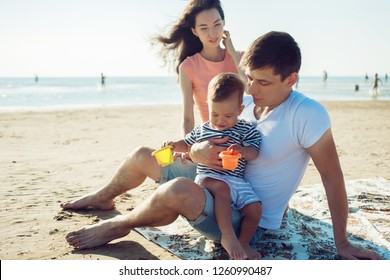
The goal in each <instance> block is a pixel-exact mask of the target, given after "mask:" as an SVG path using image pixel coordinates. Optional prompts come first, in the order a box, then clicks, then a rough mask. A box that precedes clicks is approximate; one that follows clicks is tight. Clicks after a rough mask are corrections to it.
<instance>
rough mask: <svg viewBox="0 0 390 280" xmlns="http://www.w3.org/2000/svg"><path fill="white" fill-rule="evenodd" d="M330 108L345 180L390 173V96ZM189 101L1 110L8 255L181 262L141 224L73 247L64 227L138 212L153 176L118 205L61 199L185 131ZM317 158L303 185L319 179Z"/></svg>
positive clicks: (329, 104) (87, 188)
mask: <svg viewBox="0 0 390 280" xmlns="http://www.w3.org/2000/svg"><path fill="white" fill-rule="evenodd" d="M320 103H322V104H323V105H324V106H325V107H326V108H327V109H328V111H329V114H330V117H331V121H332V132H333V135H334V138H335V142H336V147H337V150H338V153H339V156H340V161H341V165H342V168H343V171H344V176H345V180H354V179H364V178H373V177H383V178H385V179H387V180H390V174H389V172H388V171H389V170H390V137H389V136H390V121H389V120H390V101H365V102H362V101H321V102H320ZM181 114H182V112H181V106H180V105H166V106H160V105H156V106H139V105H135V106H123V107H119V108H118V107H114V108H108V107H102V108H90V109H87V110H84V109H72V110H54V111H21V112H13V111H10V112H8V111H7V112H4V111H1V110H0V124H1V125H0V149H1V151H2V157H1V158H0V163H1V166H2V167H3V170H5V172H2V173H1V174H0V180H1V182H2V187H1V188H0V191H1V196H0V197H1V202H2V204H3V205H4V207H3V210H2V211H0V218H1V220H2V225H3V231H2V233H1V234H0V237H1V241H0V244H1V247H0V248H2V249H1V250H0V257H1V259H3V260H10V259H18V260H31V259H34V260H37V259H38V260H48V259H57V260H83V259H89V260H97V259H100V260H102V259H103V260H109V259H127V260H145V259H152V260H153V259H154V260H159V259H163V260H175V259H178V258H177V257H176V256H174V255H172V254H171V253H170V252H167V251H166V250H164V249H162V248H161V247H159V246H158V245H155V244H154V243H152V242H149V241H147V240H146V239H145V238H143V237H142V236H141V235H139V234H138V233H136V232H134V231H132V232H131V233H130V234H129V235H128V236H126V237H124V238H121V239H118V240H115V241H113V242H111V243H110V244H107V245H105V246H102V247H99V248H95V249H89V250H73V249H72V248H71V247H69V246H68V245H67V244H66V242H65V235H66V233H67V232H69V231H71V230H75V229H77V228H79V227H81V226H84V225H88V224H91V223H95V222H97V221H98V220H102V219H107V218H109V217H112V216H115V215H117V214H120V213H122V214H125V213H127V212H129V211H131V209H132V208H134V207H135V206H136V205H137V204H138V203H140V202H141V201H142V200H144V199H145V198H146V197H147V196H148V195H149V194H150V193H151V192H153V191H154V190H155V189H156V188H157V187H158V186H157V185H156V184H155V183H154V182H153V181H152V180H150V179H147V180H146V181H145V182H144V183H143V184H142V186H141V187H139V188H136V189H134V190H131V191H129V192H127V193H126V194H123V195H122V196H120V197H118V198H117V199H116V206H117V208H116V210H113V211H93V210H84V211H77V212H68V211H62V210H61V209H60V207H59V204H60V203H61V202H63V201H67V200H71V199H74V198H76V197H79V196H81V195H83V194H86V193H88V192H90V191H93V190H96V189H97V188H99V187H100V186H102V185H103V184H104V183H106V182H107V181H108V180H109V179H110V178H111V177H112V176H113V174H114V172H115V171H116V169H117V168H118V167H119V165H120V163H121V161H122V160H123V159H124V158H125V157H126V155H127V154H128V153H129V152H130V151H131V150H132V149H134V148H135V147H137V146H149V147H156V148H157V147H160V146H161V143H163V142H164V141H166V140H173V139H178V138H180V137H181V136H182V135H181ZM320 182H321V180H320V178H319V176H318V174H317V171H316V170H315V167H314V165H313V164H312V162H309V166H308V168H307V171H306V173H305V176H304V178H303V180H302V183H301V187H304V186H308V185H311V184H317V183H320Z"/></svg>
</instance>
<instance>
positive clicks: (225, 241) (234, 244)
mask: <svg viewBox="0 0 390 280" xmlns="http://www.w3.org/2000/svg"><path fill="white" fill-rule="evenodd" d="M221 244H222V247H223V248H225V250H226V251H227V252H228V254H229V256H230V257H231V258H232V259H233V260H245V259H247V255H246V253H245V251H244V250H243V248H242V247H241V244H240V242H239V241H238V239H237V236H236V235H235V234H234V233H233V234H231V235H229V234H223V235H222V239H221Z"/></svg>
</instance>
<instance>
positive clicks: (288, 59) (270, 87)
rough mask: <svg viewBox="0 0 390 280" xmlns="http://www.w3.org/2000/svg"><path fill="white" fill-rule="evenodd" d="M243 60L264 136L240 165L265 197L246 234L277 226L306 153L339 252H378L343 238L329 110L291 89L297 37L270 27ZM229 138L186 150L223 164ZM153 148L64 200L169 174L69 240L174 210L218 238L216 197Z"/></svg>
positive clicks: (153, 220) (158, 219)
mask: <svg viewBox="0 0 390 280" xmlns="http://www.w3.org/2000/svg"><path fill="white" fill-rule="evenodd" d="M276 46H277V47H276ZM240 65H241V66H242V67H243V70H245V73H246V76H247V78H248V85H247V86H248V92H249V94H250V95H251V96H248V98H245V99H244V105H245V109H244V111H243V112H242V114H241V117H242V118H243V119H245V120H246V121H249V122H251V123H253V124H254V125H255V126H256V128H257V129H258V130H259V132H260V134H261V138H262V143H261V155H260V156H258V157H257V158H256V159H254V160H251V161H248V163H247V165H246V167H245V173H244V179H245V180H246V181H248V182H249V183H250V184H251V185H252V188H253V189H254V190H255V192H256V194H257V195H258V197H259V198H260V200H261V201H262V213H261V220H260V223H259V225H258V227H257V230H256V233H255V235H254V236H253V238H252V241H251V242H256V241H257V240H260V238H262V237H263V239H262V241H263V242H264V238H265V236H264V233H265V232H266V231H267V230H268V229H273V230H277V229H279V228H280V226H281V223H282V219H283V215H284V213H285V212H286V211H289V210H288V203H289V200H290V198H291V197H292V195H293V194H294V193H295V190H296V189H297V187H298V186H299V184H300V182H301V179H302V177H303V175H304V173H305V170H306V167H307V165H308V162H309V159H310V158H311V160H312V161H313V163H314V166H315V167H316V168H317V170H318V172H319V173H320V177H321V179H322V183H323V185H324V188H325V193H326V195H327V200H328V205H329V208H330V212H331V219H332V224H333V234H334V242H335V246H336V249H337V252H338V254H339V255H340V256H341V257H343V258H347V259H380V256H379V255H378V254H376V253H375V252H373V251H371V250H368V249H364V248H360V247H359V246H356V245H354V244H352V243H350V242H349V240H348V237H347V218H348V199H347V194H346V189H345V183H344V178H343V172H342V170H341V166H340V162H339V157H338V154H337V150H336V145H335V143H334V139H333V136H332V131H331V123H330V118H329V115H328V112H327V110H326V109H325V107H324V106H322V105H321V104H320V103H318V102H316V101H315V100H313V99H310V98H308V97H306V96H305V95H303V94H302V93H299V92H297V91H293V90H292V87H293V85H294V84H295V83H296V80H297V75H298V71H299V69H300V66H301V52H300V49H299V47H298V45H297V43H296V42H295V40H294V39H293V38H292V37H291V36H290V35H289V34H287V33H284V32H269V33H267V34H265V35H263V36H261V37H259V38H258V39H256V40H255V41H254V42H253V43H252V44H251V45H250V46H249V49H248V51H247V52H246V53H245V55H244V56H243V58H242V61H241V63H240ZM156 121H157V120H156ZM227 141H228V139H227V138H221V139H213V140H208V141H204V142H201V143H195V144H193V145H192V146H191V149H190V150H189V152H190V155H191V158H192V160H194V161H195V162H198V163H200V164H203V165H206V166H208V167H209V168H213V169H217V170H222V163H221V161H220V159H219V157H218V154H219V153H220V152H221V151H223V150H225V147H221V146H220V145H221V144H224V143H226V142H227ZM140 151H143V152H140ZM151 151H153V150H152V149H149V148H144V147H141V148H137V149H136V150H134V151H133V152H131V153H130V154H129V156H128V157H127V158H126V159H125V161H124V162H123V163H122V165H121V166H120V167H119V169H118V170H117V172H116V174H115V175H114V177H113V178H112V180H111V181H110V182H108V183H107V184H106V185H105V186H103V187H102V188H100V189H99V190H97V191H94V192H92V193H89V194H87V195H85V196H83V197H81V198H79V199H76V200H74V201H72V202H67V203H62V204H61V207H62V208H63V209H69V210H77V209H81V208H86V207H94V208H97V209H101V210H111V209H113V208H114V206H115V204H114V198H115V197H117V196H119V195H121V194H123V193H125V192H127V191H129V190H131V189H133V188H135V187H137V186H139V185H140V184H142V182H143V181H144V180H145V179H146V177H150V178H152V179H154V180H156V181H167V182H166V183H164V184H162V185H160V186H159V187H158V188H157V189H156V190H155V191H154V192H153V193H152V194H151V196H150V197H149V198H147V199H146V200H144V201H143V202H142V203H141V204H140V205H138V206H136V207H135V208H134V209H133V210H132V211H131V212H129V213H126V214H124V215H118V216H116V217H114V218H111V219H107V220H104V221H101V222H99V223H97V224H93V225H89V226H85V227H82V228H80V229H78V230H75V231H71V232H69V233H68V234H67V236H66V240H67V242H68V243H69V244H70V245H71V246H73V247H76V248H80V249H85V248H92V247H96V246H100V245H103V244H106V243H108V242H110V241H112V240H115V239H118V238H121V237H124V236H126V235H127V234H129V233H130V231H131V230H132V229H134V228H137V227H145V226H162V225H167V224H170V223H172V222H174V221H175V220H176V219H177V218H178V216H183V217H184V218H185V219H186V220H187V221H188V222H189V224H190V225H191V226H192V227H193V228H194V229H196V230H198V231H199V232H201V233H202V234H203V235H204V236H205V237H206V238H209V239H211V240H216V241H220V238H221V232H220V231H219V227H218V224H217V222H216V218H215V207H214V198H213V196H212V195H211V193H210V192H209V191H208V190H207V189H206V188H201V187H200V186H199V185H197V184H195V183H194V182H193V180H194V178H195V176H196V171H195V170H189V169H188V168H187V165H186V164H184V163H183V162H182V161H181V160H176V161H175V162H174V163H173V164H171V165H168V166H165V167H162V168H161V166H159V165H158V164H157V162H156V160H155V159H154V158H152V157H151V156H150V153H151ZM135 155H137V157H135ZM164 177H165V178H164ZM184 177H187V178H184ZM241 218H242V217H241V214H240V213H239V211H236V210H232V224H233V227H234V228H235V230H236V231H237V232H238V231H239V227H240V224H241ZM362 226H364V225H362Z"/></svg>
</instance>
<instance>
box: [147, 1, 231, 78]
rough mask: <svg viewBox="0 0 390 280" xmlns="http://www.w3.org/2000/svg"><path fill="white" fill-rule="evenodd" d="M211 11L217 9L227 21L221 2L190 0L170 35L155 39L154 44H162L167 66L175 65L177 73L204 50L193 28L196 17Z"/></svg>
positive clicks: (162, 53) (163, 56)
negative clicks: (187, 61) (183, 65)
mask: <svg viewBox="0 0 390 280" xmlns="http://www.w3.org/2000/svg"><path fill="white" fill-rule="evenodd" d="M210 9H217V10H218V12H219V14H220V16H221V18H222V20H224V19H225V15H224V13H223V9H222V6H221V3H220V1H219V0H190V1H189V3H188V5H187V6H186V8H185V9H184V11H183V13H182V14H181V16H180V17H179V19H178V20H177V22H176V23H175V24H174V25H173V27H172V28H171V30H170V32H169V33H168V35H167V36H162V35H158V36H156V37H155V38H153V41H154V42H157V43H161V44H162V46H161V52H160V54H161V57H162V59H163V60H164V62H165V64H168V65H171V66H173V65H174V67H175V69H176V72H177V73H179V65H180V63H182V62H183V61H184V60H185V59H186V58H187V57H188V56H191V55H194V54H196V53H198V52H200V51H201V50H202V48H203V44H202V42H201V41H200V40H199V38H198V37H196V36H195V35H194V34H193V33H192V30H191V28H195V17H196V15H197V14H199V13H200V12H203V11H205V10H210Z"/></svg>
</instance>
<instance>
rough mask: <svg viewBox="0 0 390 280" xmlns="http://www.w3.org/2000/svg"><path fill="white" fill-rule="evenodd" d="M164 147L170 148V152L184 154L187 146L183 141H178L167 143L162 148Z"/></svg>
mask: <svg viewBox="0 0 390 280" xmlns="http://www.w3.org/2000/svg"><path fill="white" fill-rule="evenodd" d="M166 146H172V147H173V148H172V150H173V151H174V152H178V153H186V152H187V151H188V146H187V144H186V143H185V142H184V140H183V139H181V140H178V141H167V142H165V143H164V144H163V147H166Z"/></svg>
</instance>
